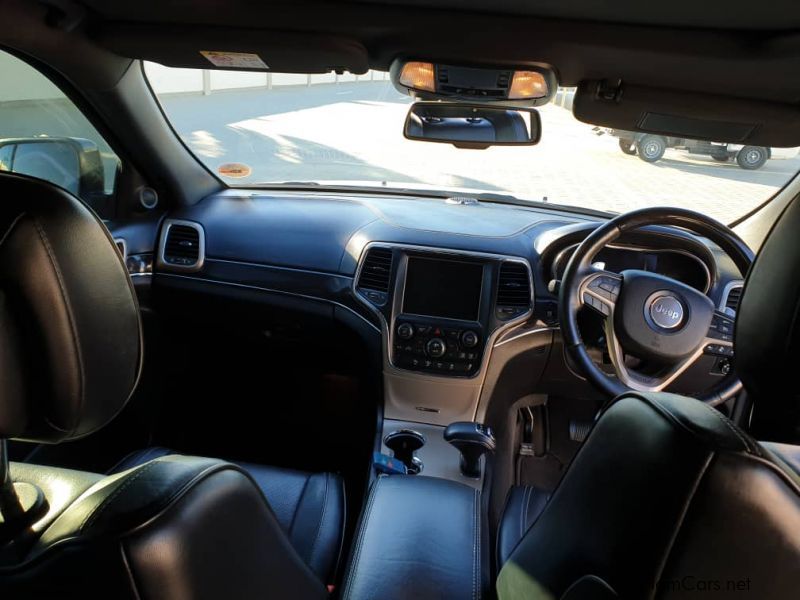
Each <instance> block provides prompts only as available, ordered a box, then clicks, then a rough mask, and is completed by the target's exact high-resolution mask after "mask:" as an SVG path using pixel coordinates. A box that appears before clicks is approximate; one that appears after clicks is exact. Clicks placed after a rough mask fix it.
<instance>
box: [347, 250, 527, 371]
mask: <svg viewBox="0 0 800 600" xmlns="http://www.w3.org/2000/svg"><path fill="white" fill-rule="evenodd" d="M531 282H532V279H531V272H530V267H529V265H528V263H527V261H525V260H522V259H520V258H515V257H509V256H501V255H492V254H482V253H471V252H464V251H458V250H445V249H432V248H424V247H416V246H404V245H388V244H370V245H369V246H367V248H366V250H365V251H364V253H363V255H362V258H361V261H360V263H359V267H358V271H357V274H356V278H355V291H356V294H357V295H358V297H359V298H360V299H362V301H364V302H366V303H367V304H368V305H369V306H370V307H371V308H372V309H373V310H375V311H376V312H378V313H379V314H380V316H381V317H382V320H383V322H384V323H385V324H386V336H387V340H386V341H387V356H388V361H389V364H390V366H391V367H393V368H396V369H401V370H405V371H413V372H421V373H429V374H434V375H439V376H443V377H475V376H477V375H478V374H479V373H480V372H481V370H482V368H483V366H484V363H485V359H486V352H487V347H488V343H489V342H490V341H492V339H493V338H494V337H496V334H497V333H498V332H499V331H500V330H501V329H503V328H505V327H508V326H510V325H512V324H514V323H517V322H519V321H520V320H522V319H524V318H526V317H527V316H529V315H530V313H531V307H532V305H533V304H532V302H533V291H532V290H533V287H532V283H531Z"/></svg>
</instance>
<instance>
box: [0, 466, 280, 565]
mask: <svg viewBox="0 0 800 600" xmlns="http://www.w3.org/2000/svg"><path fill="white" fill-rule="evenodd" d="M145 466H146V465H145ZM223 471H235V472H236V473H238V474H239V475H241V476H242V477H244V478H245V479H247V480H248V481H249V482H250V483H251V484H252V485H253V487H254V489H255V490H256V493H257V494H258V495H259V496H260V497H261V498H262V499H263V500H264V509H265V510H266V511H268V512H269V513H270V514H271V515H272V518H273V519H274V518H275V515H274V513H273V511H272V507H271V506H270V505H269V502H268V501H267V499H266V498H265V497H264V493H263V492H262V491H261V488H260V487H259V486H258V483H257V482H256V481H255V479H254V478H253V476H252V475H250V473H248V472H247V471H245V470H244V469H242V468H241V467H239V466H238V465H235V464H233V463H228V462H222V461H219V462H217V463H215V464H212V465H210V466H208V467H206V468H205V469H203V470H202V471H200V472H199V473H198V474H197V475H195V476H194V477H192V479H191V480H189V481H188V482H187V483H186V484H185V485H183V486H181V487H180V488H179V489H177V490H175V493H173V494H172V495H170V496H169V497H168V498H167V499H166V500H165V501H164V502H163V503H162V506H160V507H158V508H157V509H156V510H155V511H154V514H153V515H152V516H151V517H150V518H149V519H147V521H145V522H143V523H141V524H139V525H136V526H135V527H132V528H130V529H126V530H125V534H130V533H133V532H136V531H138V530H139V529H141V528H143V527H146V526H147V525H148V524H150V523H152V522H154V521H155V520H157V519H159V518H160V517H161V516H162V515H163V514H164V513H165V512H166V511H167V510H169V509H170V508H171V507H172V505H173V504H174V503H175V502H176V501H177V500H180V499H181V498H182V497H183V496H184V495H185V494H186V493H187V492H188V491H189V490H191V489H192V488H193V487H194V486H195V485H197V484H198V483H201V482H202V481H204V480H205V479H206V478H208V477H210V476H212V475H216V474H217V473H221V472H223ZM90 489H91V488H90ZM87 492H88V490H87ZM79 500H80V499H79ZM79 500H77V501H79ZM77 501H76V502H77ZM83 542H84V538H81V537H80V535H76V534H72V535H70V536H67V537H64V538H61V539H57V540H54V541H53V542H52V543H50V544H49V545H48V546H47V547H46V548H45V549H44V550H42V551H41V552H37V553H35V554H33V555H32V556H30V557H28V558H27V559H26V560H25V561H23V562H20V563H17V564H15V565H13V566H11V567H5V566H0V575H6V574H10V573H19V572H22V571H23V570H24V569H27V568H30V566H31V565H34V564H38V563H40V562H42V561H44V560H47V557H49V556H50V554H51V553H53V552H54V551H56V550H57V549H59V548H61V547H63V546H67V547H71V546H80V545H81V544H82V543H83Z"/></svg>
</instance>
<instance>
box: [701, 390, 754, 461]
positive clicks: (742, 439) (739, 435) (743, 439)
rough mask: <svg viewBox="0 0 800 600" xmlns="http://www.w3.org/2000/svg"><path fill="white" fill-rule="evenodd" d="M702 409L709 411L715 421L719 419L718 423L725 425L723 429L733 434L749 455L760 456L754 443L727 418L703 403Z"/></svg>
mask: <svg viewBox="0 0 800 600" xmlns="http://www.w3.org/2000/svg"><path fill="white" fill-rule="evenodd" d="M703 407H705V409H706V410H708V411H710V412H711V414H712V415H714V416H715V417H716V418H717V419H719V421H720V422H722V424H723V425H725V427H727V428H728V430H729V431H730V432H731V433H733V435H735V436H736V437H737V438H739V441H740V442H742V444H744V447H745V449H746V450H747V451H748V452H749V453H750V454H755V455H756V456H760V452H759V451H758V446H757V445H756V444H755V443H752V440H750V438H749V437H748V436H747V435H746V434H745V433H744V432H743V431H741V430H740V429H739V428H738V427H736V426H735V425H734V424H733V423H732V422H731V421H730V420H729V419H728V418H726V417H725V416H723V415H722V414H720V412H719V411H718V410H716V409H714V408H712V407H710V406H709V405H708V404H705V403H703Z"/></svg>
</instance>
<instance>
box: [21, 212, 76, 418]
mask: <svg viewBox="0 0 800 600" xmlns="http://www.w3.org/2000/svg"><path fill="white" fill-rule="evenodd" d="M33 226H34V227H35V228H36V231H37V233H38V234H39V238H40V239H41V241H42V245H43V246H44V248H45V251H46V252H47V256H48V258H49V259H50V264H51V265H52V267H53V271H54V272H55V274H56V280H57V281H58V288H59V291H60V292H61V300H62V302H64V308H65V309H66V312H67V319H68V320H69V327H70V330H71V331H72V343H73V346H74V347H75V356H76V358H77V359H78V372H79V375H80V384H79V385H80V387H79V390H78V402H79V407H80V408H79V415H82V414H83V410H84V404H85V402H86V369H85V367H84V364H83V353H82V352H81V344H80V336H79V335H78V328H77V326H76V324H75V315H74V314H73V312H72V305H71V304H70V301H69V295H68V294H67V290H66V286H65V285H64V278H63V276H62V274H61V269H60V268H59V266H58V262H57V261H56V257H55V254H54V252H53V248H52V246H50V241H49V240H48V239H47V234H46V233H45V231H44V229H43V228H42V225H41V223H39V221H38V220H37V219H33ZM47 422H48V424H49V425H50V426H51V427H53V428H54V429H59V430H60V431H65V430H63V429H61V428H59V427H54V425H53V423H51V422H50V419H47ZM80 422H81V418H80V416H78V418H77V419H76V421H75V424H74V426H73V428H72V430H70V433H71V432H72V431H74V430H75V429H76V428H77V427H78V426H79V425H80Z"/></svg>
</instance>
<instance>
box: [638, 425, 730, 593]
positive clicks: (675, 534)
mask: <svg viewBox="0 0 800 600" xmlns="http://www.w3.org/2000/svg"><path fill="white" fill-rule="evenodd" d="M712 410H713V409H712ZM716 455H717V453H716V452H714V451H709V453H708V457H707V458H706V460H705V463H703V467H702V468H701V469H700V471H699V473H698V474H697V477H695V480H694V483H693V484H692V487H691V489H690V490H689V494H688V496H687V498H686V500H685V502H684V503H683V507H682V508H681V513H680V515H679V516H678V518H677V519H676V520H675V523H674V525H673V529H672V535H671V536H670V539H669V543H668V544H667V547H666V548H664V553H663V554H662V557H661V563H660V564H659V565H658V567H657V569H656V572H655V573H654V578H653V589H654V590H655V589H656V586H657V583H658V582H659V581H660V580H661V576H662V575H663V573H664V569H665V568H666V566H667V562H668V561H669V557H670V554H671V553H672V548H673V547H674V546H675V540H676V539H678V534H679V533H680V531H681V526H682V525H683V522H684V520H685V519H686V514H687V513H688V512H689V507H690V506H691V505H692V501H693V500H694V497H695V495H696V494H697V490H698V488H699V487H700V483H701V482H702V481H703V478H704V477H705V475H706V473H707V472H708V467H709V465H710V464H711V461H712V460H714V457H715V456H716Z"/></svg>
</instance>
